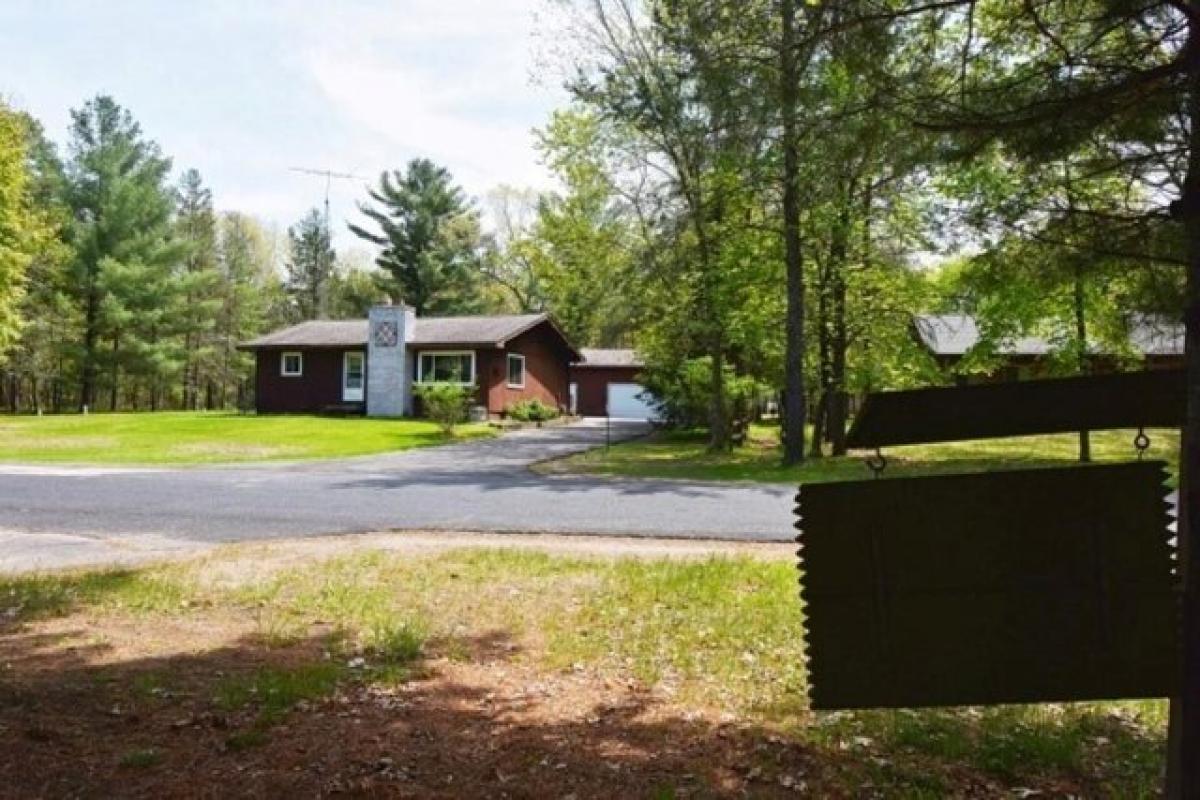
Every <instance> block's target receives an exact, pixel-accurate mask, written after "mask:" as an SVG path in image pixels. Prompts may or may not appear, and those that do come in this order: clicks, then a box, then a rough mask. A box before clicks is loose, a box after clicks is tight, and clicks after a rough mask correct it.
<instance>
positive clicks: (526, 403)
mask: <svg viewBox="0 0 1200 800" xmlns="http://www.w3.org/2000/svg"><path fill="white" fill-rule="evenodd" d="M504 414H505V416H507V417H508V418H509V419H515V420H517V421H518V422H546V421H548V420H552V419H554V418H556V417H557V416H558V409H557V408H552V407H551V406H548V405H546V404H545V403H543V402H542V401H541V400H538V399H537V398H536V397H531V398H529V399H528V400H518V401H517V402H515V403H512V404H511V405H509V406H508V408H506V409H505V410H504Z"/></svg>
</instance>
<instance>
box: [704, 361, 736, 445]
mask: <svg viewBox="0 0 1200 800" xmlns="http://www.w3.org/2000/svg"><path fill="white" fill-rule="evenodd" d="M709 391H710V392H711V393H712V399H711V403H712V407H711V411H710V414H709V442H708V449H709V450H710V451H711V452H722V453H723V452H727V451H728V450H730V449H731V447H732V442H733V440H732V437H731V436H730V430H729V404H728V402H727V401H726V397H725V353H724V348H723V347H721V346H720V345H717V346H714V347H713V348H712V372H711V373H710V376H709Z"/></svg>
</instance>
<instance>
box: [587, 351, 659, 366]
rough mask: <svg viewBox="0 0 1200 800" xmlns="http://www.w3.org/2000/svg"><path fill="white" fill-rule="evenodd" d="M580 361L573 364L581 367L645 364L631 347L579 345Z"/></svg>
mask: <svg viewBox="0 0 1200 800" xmlns="http://www.w3.org/2000/svg"><path fill="white" fill-rule="evenodd" d="M579 353H580V355H582V356H583V359H582V360H581V361H578V362H576V364H575V366H583V367H641V366H645V364H644V362H643V361H642V359H641V358H639V357H638V355H637V353H636V352H635V351H633V350H631V349H622V348H597V347H581V348H580V349H579Z"/></svg>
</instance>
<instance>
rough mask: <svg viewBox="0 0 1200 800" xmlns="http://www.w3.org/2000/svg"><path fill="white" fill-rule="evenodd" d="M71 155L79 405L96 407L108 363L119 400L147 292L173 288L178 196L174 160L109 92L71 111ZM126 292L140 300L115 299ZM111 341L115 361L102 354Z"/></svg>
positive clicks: (69, 182)
mask: <svg viewBox="0 0 1200 800" xmlns="http://www.w3.org/2000/svg"><path fill="white" fill-rule="evenodd" d="M68 153H69V160H68V163H67V170H66V174H67V202H68V205H69V207H70V209H71V217H72V223H71V230H70V242H71V244H72V245H73V247H74V251H75V253H74V260H73V264H72V275H71V283H70V286H71V291H72V293H73V294H74V297H75V300H76V302H77V303H78V304H79V306H80V308H81V309H82V323H83V330H82V337H81V338H82V355H81V367H80V384H79V404H80V406H95V404H96V394H97V386H98V383H99V380H100V370H101V367H102V364H103V363H104V362H105V361H107V365H108V366H109V368H110V374H111V376H112V377H111V380H112V385H111V386H110V389H111V392H112V394H111V397H112V398H113V399H114V400H116V399H117V386H116V382H117V380H118V376H119V371H120V355H119V354H120V353H121V346H122V342H123V340H124V342H125V343H126V344H129V341H128V339H127V337H126V336H125V334H126V333H127V331H126V329H125V327H126V326H125V324H124V322H125V320H126V318H127V314H130V313H133V309H137V308H138V307H139V306H140V305H141V303H142V302H143V301H144V300H145V298H143V297H141V296H140V295H141V291H140V290H141V289H142V288H145V287H148V286H153V287H155V288H156V289H161V290H163V291H167V290H168V286H169V282H167V281H165V280H162V279H161V278H162V276H163V275H164V274H165V273H167V272H169V271H170V269H171V268H172V266H173V265H174V264H175V263H177V261H178V257H179V255H180V253H179V248H178V247H177V246H176V244H175V242H174V239H173V236H174V231H173V227H172V224H171V223H172V212H173V211H174V197H173V193H172V192H171V190H170V188H169V187H168V186H167V185H166V181H167V175H168V173H169V172H170V169H171V162H170V159H167V158H165V157H164V156H163V155H162V154H161V152H160V151H159V148H158V145H156V144H155V143H154V142H152V141H149V140H147V139H146V138H145V137H144V136H143V135H142V130H141V128H140V127H139V126H138V124H137V123H136V122H135V121H134V119H133V117H132V116H131V115H130V114H129V112H128V111H126V110H125V109H123V108H122V107H121V106H120V105H118V104H117V103H116V101H114V100H113V99H112V98H111V97H107V96H104V95H101V96H98V97H96V98H95V99H93V100H89V101H88V102H87V103H85V104H84V106H83V107H82V108H80V109H76V110H74V111H72V112H71V129H70V143H69V146H68ZM106 272H108V273H111V275H110V276H109V278H108V279H107V280H106V279H105V273H106ZM126 289H128V290H129V291H130V292H135V293H136V295H137V296H134V295H131V296H129V297H127V298H123V297H119V296H112V295H110V294H109V293H110V292H118V291H123V290H126ZM158 299H161V298H158ZM106 305H108V306H109V309H108V310H107V312H106ZM106 338H107V340H108V341H107V344H108V352H109V357H108V358H107V359H106V358H105V356H103V355H102V353H101V348H102V345H103V344H104V343H105V342H104V340H105V339H106Z"/></svg>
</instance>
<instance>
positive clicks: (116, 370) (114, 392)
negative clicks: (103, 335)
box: [108, 334, 121, 411]
mask: <svg viewBox="0 0 1200 800" xmlns="http://www.w3.org/2000/svg"><path fill="white" fill-rule="evenodd" d="M120 349H121V336H120V334H113V340H112V360H113V363H112V386H111V387H110V388H109V390H108V405H109V409H108V410H109V411H116V410H117V406H118V405H119V404H120V394H119V389H120V383H121V380H120V379H121V364H120V362H119V361H118V360H117V355H118V353H119V352H120Z"/></svg>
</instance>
